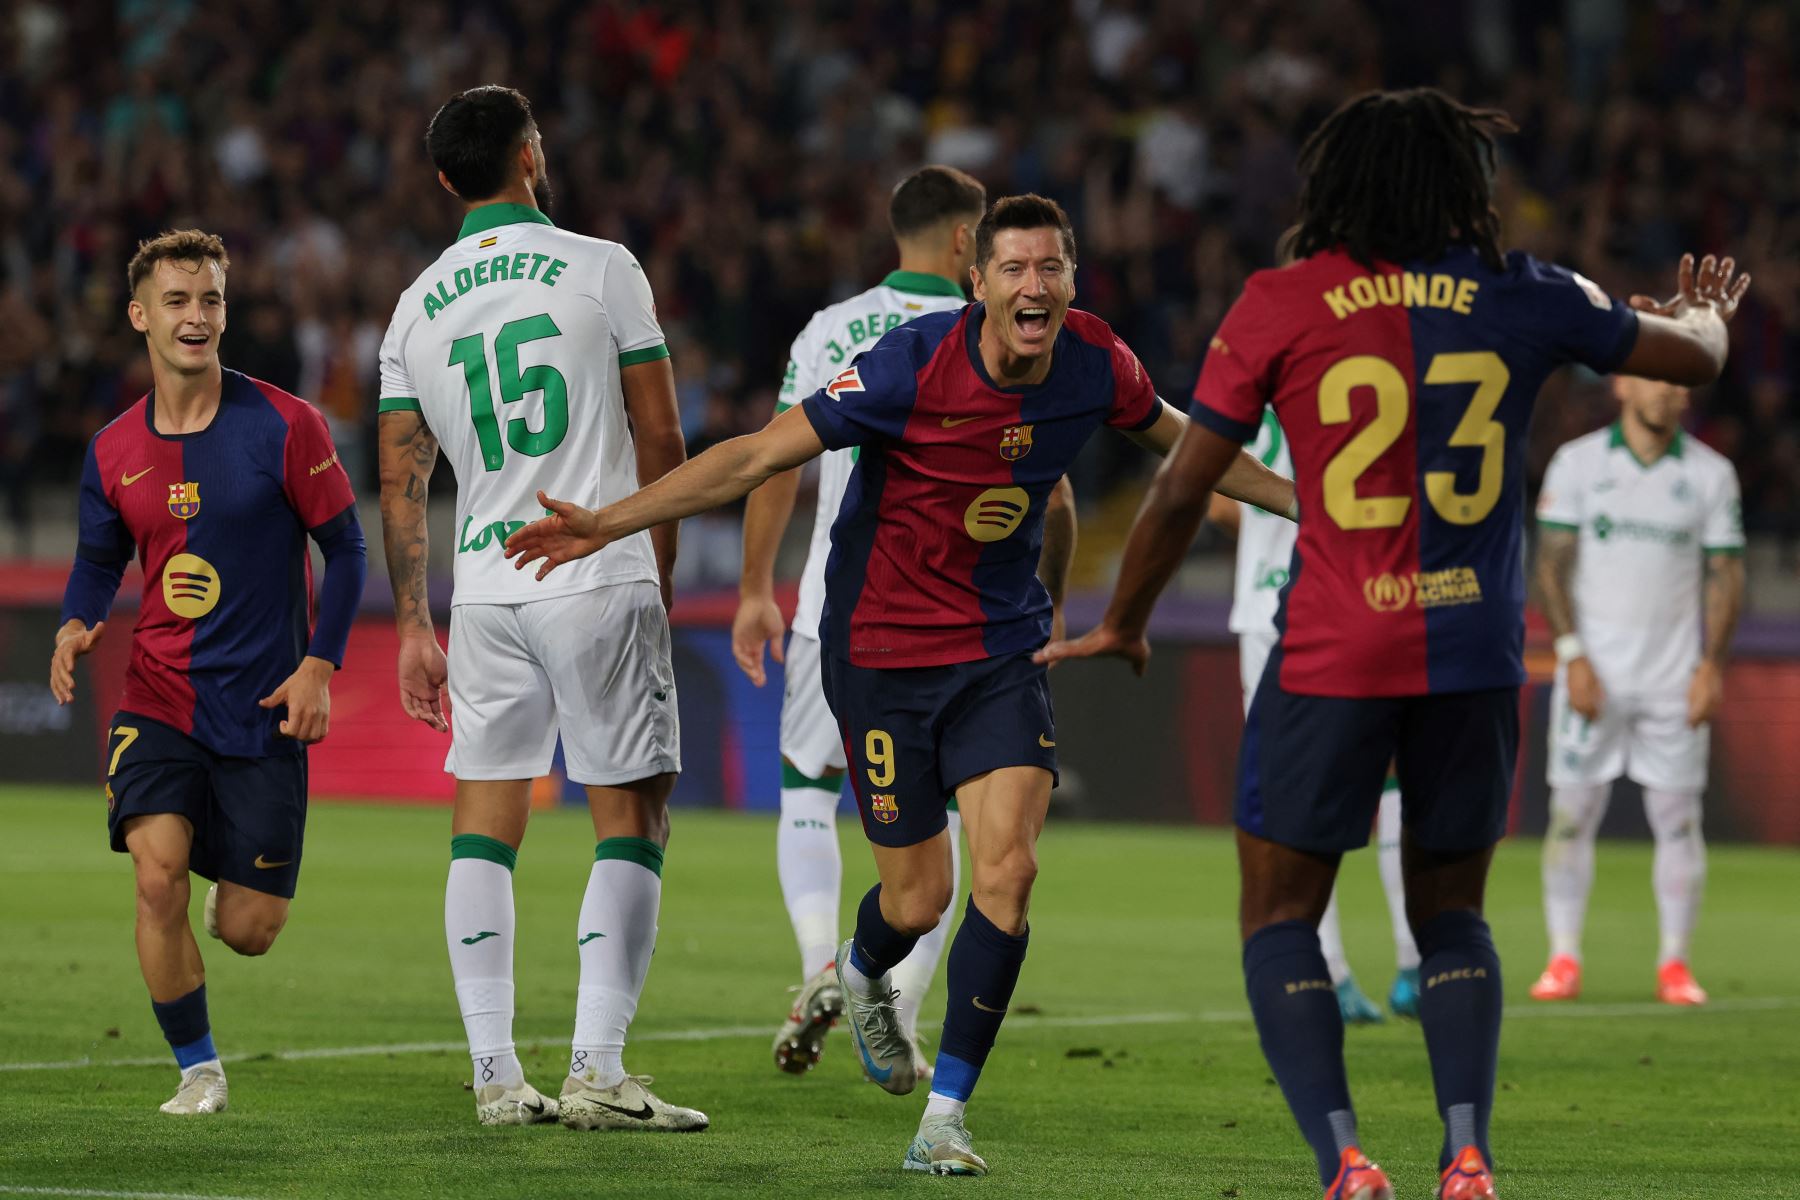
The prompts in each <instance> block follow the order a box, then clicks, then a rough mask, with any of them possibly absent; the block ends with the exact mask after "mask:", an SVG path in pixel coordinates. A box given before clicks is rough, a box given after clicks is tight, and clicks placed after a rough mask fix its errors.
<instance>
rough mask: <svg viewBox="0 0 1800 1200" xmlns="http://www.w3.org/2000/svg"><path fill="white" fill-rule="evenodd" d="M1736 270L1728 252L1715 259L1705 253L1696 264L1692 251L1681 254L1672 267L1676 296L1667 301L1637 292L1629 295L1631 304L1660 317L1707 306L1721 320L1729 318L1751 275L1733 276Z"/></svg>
mask: <svg viewBox="0 0 1800 1200" xmlns="http://www.w3.org/2000/svg"><path fill="white" fill-rule="evenodd" d="M1736 271H1737V260H1736V259H1735V258H1732V257H1731V256H1730V255H1726V256H1725V257H1724V258H1715V257H1714V256H1712V255H1710V254H1708V255H1707V256H1706V257H1705V258H1703V259H1701V260H1700V261H1699V263H1698V265H1696V264H1695V262H1694V256H1693V255H1692V254H1684V255H1682V256H1681V262H1680V264H1679V265H1678V266H1677V267H1676V268H1675V295H1673V296H1672V297H1670V298H1669V299H1667V300H1658V299H1656V298H1655V297H1654V296H1644V295H1637V296H1633V297H1632V298H1631V300H1630V304H1631V307H1632V308H1635V309H1636V310H1638V311H1639V312H1647V313H1654V314H1656V315H1657V316H1659V317H1680V316H1683V315H1685V314H1687V313H1690V312H1695V311H1698V310H1701V309H1707V308H1710V309H1712V310H1713V311H1714V312H1716V313H1718V314H1719V318H1720V319H1721V320H1725V321H1729V320H1731V318H1732V317H1733V316H1734V315H1735V314H1736V313H1737V310H1738V305H1739V303H1741V302H1742V301H1743V299H1744V293H1745V292H1746V291H1748V290H1749V289H1750V276H1749V275H1736V277H1735V278H1733V276H1734V275H1735V273H1736Z"/></svg>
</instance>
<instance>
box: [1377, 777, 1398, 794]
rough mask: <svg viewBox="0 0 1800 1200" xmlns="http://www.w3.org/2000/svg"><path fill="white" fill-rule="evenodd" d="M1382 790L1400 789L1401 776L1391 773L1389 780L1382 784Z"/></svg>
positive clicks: (1393, 790) (1394, 790)
mask: <svg viewBox="0 0 1800 1200" xmlns="http://www.w3.org/2000/svg"><path fill="white" fill-rule="evenodd" d="M1381 790H1382V791H1384V792H1397V791H1399V790H1400V777H1399V776H1398V775H1389V776H1388V777H1387V782H1386V783H1384V784H1382V785H1381Z"/></svg>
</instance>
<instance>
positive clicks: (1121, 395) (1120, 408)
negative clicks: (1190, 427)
mask: <svg viewBox="0 0 1800 1200" xmlns="http://www.w3.org/2000/svg"><path fill="white" fill-rule="evenodd" d="M1112 369H1113V406H1112V412H1111V413H1109V414H1108V415H1107V418H1106V423H1107V424H1108V425H1111V426H1112V427H1113V428H1114V429H1131V430H1138V429H1148V428H1150V426H1152V425H1154V424H1156V419H1157V418H1158V417H1160V416H1162V401H1161V400H1160V399H1159V398H1158V397H1157V395H1156V385H1155V384H1153V383H1151V382H1150V372H1148V371H1146V370H1144V364H1143V363H1141V362H1139V361H1138V356H1137V355H1136V354H1134V353H1132V351H1131V347H1130V346H1127V345H1126V344H1125V343H1124V342H1123V341H1121V340H1119V338H1117V337H1114V338H1113V344H1112Z"/></svg>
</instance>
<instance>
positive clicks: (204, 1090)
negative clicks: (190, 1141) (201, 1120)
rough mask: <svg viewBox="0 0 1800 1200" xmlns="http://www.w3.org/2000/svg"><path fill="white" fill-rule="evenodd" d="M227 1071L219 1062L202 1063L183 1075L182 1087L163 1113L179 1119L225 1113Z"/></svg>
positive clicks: (164, 1106) (167, 1103)
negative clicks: (204, 1114)
mask: <svg viewBox="0 0 1800 1200" xmlns="http://www.w3.org/2000/svg"><path fill="white" fill-rule="evenodd" d="M226 1091H227V1089H226V1087H225V1071H224V1068H222V1067H221V1066H220V1065H219V1064H218V1063H217V1062H210V1063H201V1064H200V1065H199V1066H195V1067H189V1068H188V1069H187V1070H185V1071H183V1072H182V1073H181V1087H180V1088H178V1089H176V1092H175V1095H174V1096H173V1097H171V1098H170V1099H168V1100H167V1101H165V1102H164V1103H163V1105H162V1111H163V1112H166V1113H172V1114H174V1115H175V1116H178V1117H191V1116H199V1115H200V1114H202V1113H222V1112H224V1111H225V1098H226Z"/></svg>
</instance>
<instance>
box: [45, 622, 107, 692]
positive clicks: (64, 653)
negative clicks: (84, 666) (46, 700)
mask: <svg viewBox="0 0 1800 1200" xmlns="http://www.w3.org/2000/svg"><path fill="white" fill-rule="evenodd" d="M105 632H106V622H105V621H101V622H100V623H99V624H98V625H95V626H94V627H93V628H92V629H89V628H88V627H87V623H86V622H84V621H77V620H73V619H71V620H69V621H66V622H64V623H63V627H62V628H61V629H59V630H57V631H56V649H55V650H54V651H53V652H52V653H51V655H50V694H51V695H53V696H55V697H56V702H57V703H58V704H67V703H68V702H69V701H71V700H73V699H74V698H75V660H76V659H78V658H80V657H81V656H82V655H84V654H86V653H88V652H89V651H90V650H92V649H93V648H94V647H95V646H97V645H99V644H100V637H101V635H102V634H104V633H105Z"/></svg>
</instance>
